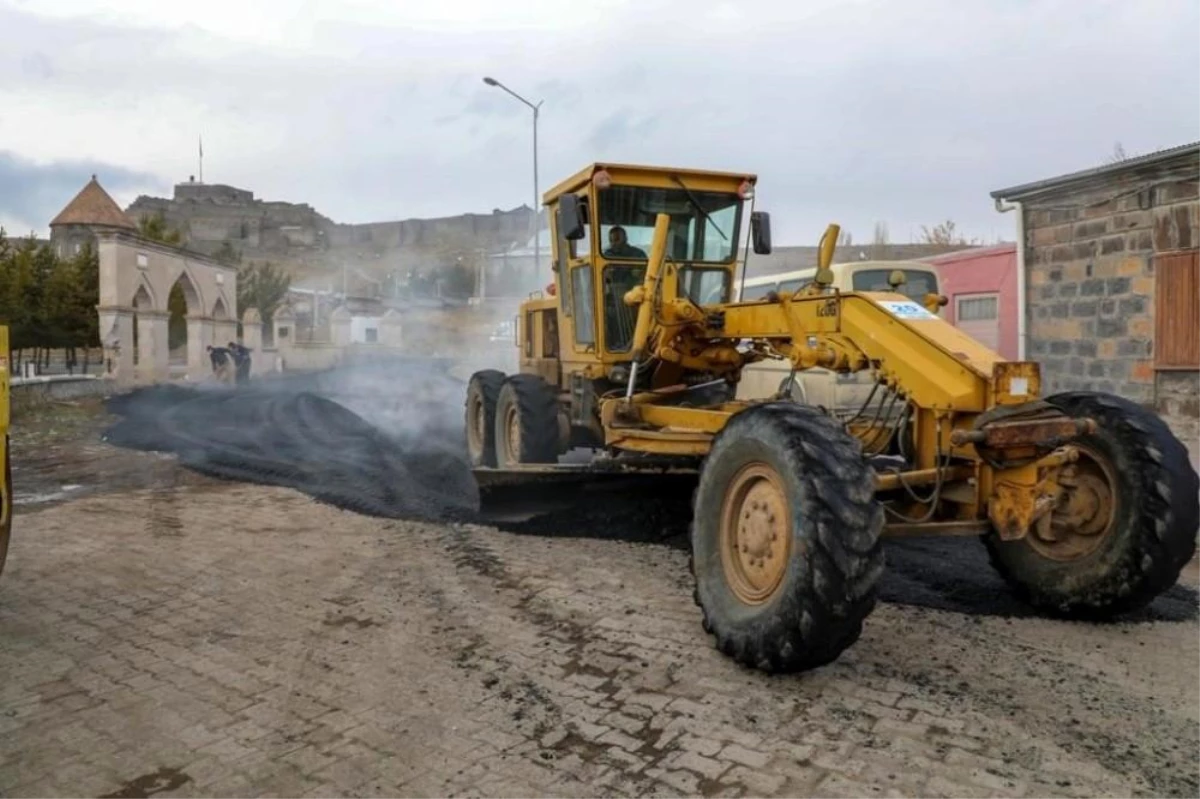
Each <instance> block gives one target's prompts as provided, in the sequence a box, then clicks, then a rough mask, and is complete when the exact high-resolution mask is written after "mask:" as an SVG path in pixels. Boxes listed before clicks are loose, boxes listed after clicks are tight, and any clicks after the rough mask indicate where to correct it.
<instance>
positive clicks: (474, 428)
mask: <svg viewBox="0 0 1200 799" xmlns="http://www.w3.org/2000/svg"><path fill="white" fill-rule="evenodd" d="M486 421H487V420H486V418H485V414H484V412H483V400H482V399H480V398H479V397H472V398H471V426H470V427H469V428H467V440H468V442H469V443H470V445H471V450H472V451H473V452H474V453H479V452H482V451H483V442H484V441H485V440H486V439H485V437H484V432H485V430H484V427H485V422H486Z"/></svg>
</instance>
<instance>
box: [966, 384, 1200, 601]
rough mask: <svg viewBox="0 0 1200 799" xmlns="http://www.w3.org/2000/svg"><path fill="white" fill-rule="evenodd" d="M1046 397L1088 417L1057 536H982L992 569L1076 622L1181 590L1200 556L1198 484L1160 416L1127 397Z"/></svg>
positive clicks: (1058, 514) (1054, 526)
mask: <svg viewBox="0 0 1200 799" xmlns="http://www.w3.org/2000/svg"><path fill="white" fill-rule="evenodd" d="M1047 401H1048V402H1050V403H1051V404H1053V405H1055V406H1057V407H1058V408H1059V409H1060V410H1062V411H1063V412H1064V413H1066V414H1068V415H1069V416H1076V417H1078V416H1090V417H1091V418H1093V419H1095V420H1096V422H1097V423H1098V429H1097V431H1096V432H1095V433H1094V434H1092V435H1089V436H1085V437H1083V438H1081V439H1079V440H1078V442H1077V443H1078V444H1079V449H1080V453H1081V455H1080V459H1079V462H1078V463H1077V464H1075V465H1074V466H1073V468H1072V469H1071V471H1070V472H1068V474H1067V475H1066V476H1065V477H1064V479H1065V481H1066V482H1067V483H1068V485H1067V486H1066V488H1067V493H1065V494H1064V495H1063V500H1062V501H1061V502H1060V504H1059V507H1058V509H1056V510H1055V511H1053V515H1052V516H1051V520H1050V522H1051V523H1050V526H1049V530H1045V529H1042V530H1039V529H1037V528H1035V529H1033V530H1030V531H1029V532H1028V533H1027V534H1026V536H1025V537H1024V538H1022V539H1018V540H1015V541H1001V540H1000V539H999V537H998V536H996V535H994V534H993V535H990V536H988V537H987V538H986V539H984V543H985V544H986V545H987V548H988V553H989V555H990V556H991V560H992V564H993V566H995V567H996V569H997V570H998V571H999V572H1000V574H1001V575H1002V576H1003V577H1004V578H1005V580H1007V581H1008V583H1009V584H1010V585H1011V586H1012V587H1013V589H1014V590H1015V591H1016V592H1017V594H1018V595H1020V596H1021V597H1022V598H1023V599H1024V600H1025V601H1027V602H1029V603H1030V604H1031V605H1034V606H1035V607H1039V608H1041V609H1043V610H1046V611H1048V612H1050V613H1053V614H1056V615H1061V616H1066V617H1075V618H1096V619H1100V618H1110V617H1113V616H1117V615H1120V614H1122V613H1127V612H1129V611H1131V610H1136V609H1138V608H1140V607H1143V606H1145V605H1146V604H1148V603H1149V602H1150V601H1151V600H1153V599H1154V597H1156V596H1158V595H1159V594H1160V593H1161V592H1163V591H1165V590H1166V589H1168V588H1170V587H1171V586H1172V585H1174V584H1175V582H1176V580H1177V579H1178V577H1179V572H1180V570H1181V569H1182V568H1183V566H1184V565H1185V564H1186V563H1187V562H1188V561H1189V560H1191V558H1192V556H1193V555H1194V554H1195V551H1196V537H1197V533H1198V532H1200V478H1198V477H1197V475H1196V472H1195V470H1194V469H1193V468H1192V465H1191V461H1190V459H1189V457H1188V451H1187V448H1186V447H1184V445H1183V444H1182V443H1181V442H1180V441H1179V439H1177V438H1176V437H1175V436H1174V435H1173V434H1172V433H1171V431H1170V429H1169V428H1168V427H1167V426H1166V424H1165V423H1164V422H1163V421H1162V420H1161V419H1159V418H1158V417H1157V416H1156V415H1155V414H1153V413H1151V412H1150V411H1147V410H1145V409H1144V408H1142V407H1141V406H1139V405H1136V404H1135V403H1132V402H1130V401H1128V400H1126V399H1122V398H1121V397H1116V396H1112V395H1109V394H1097V393H1091V392H1072V393H1067V394H1058V395H1056V396H1052V397H1048V398H1047Z"/></svg>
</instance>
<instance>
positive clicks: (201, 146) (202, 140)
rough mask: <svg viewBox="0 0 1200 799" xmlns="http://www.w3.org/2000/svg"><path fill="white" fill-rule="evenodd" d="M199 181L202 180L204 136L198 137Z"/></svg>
mask: <svg viewBox="0 0 1200 799" xmlns="http://www.w3.org/2000/svg"><path fill="white" fill-rule="evenodd" d="M200 182H201V183H203V182H204V137H203V136H201V137H200Z"/></svg>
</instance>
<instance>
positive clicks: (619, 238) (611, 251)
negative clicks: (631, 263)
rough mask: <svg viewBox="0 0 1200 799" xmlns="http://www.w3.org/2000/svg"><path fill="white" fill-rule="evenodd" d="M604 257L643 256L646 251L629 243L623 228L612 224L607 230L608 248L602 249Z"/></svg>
mask: <svg viewBox="0 0 1200 799" xmlns="http://www.w3.org/2000/svg"><path fill="white" fill-rule="evenodd" d="M604 257H605V258H645V257H646V253H645V252H644V251H643V250H642V249H641V248H640V247H634V246H633V245H632V244H630V243H629V235H628V234H627V233H626V232H625V228H623V227H621V226H620V225H614V226H613V227H612V228H610V229H609V231H608V249H607V250H605V251H604Z"/></svg>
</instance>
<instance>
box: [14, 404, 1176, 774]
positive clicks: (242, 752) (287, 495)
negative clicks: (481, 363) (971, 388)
mask: <svg viewBox="0 0 1200 799" xmlns="http://www.w3.org/2000/svg"><path fill="white" fill-rule="evenodd" d="M110 421H111V420H110V419H108V418H106V417H105V416H104V414H103V413H102V412H101V409H100V408H99V407H98V406H97V405H95V404H86V403H84V404H63V405H58V406H52V407H51V408H49V409H48V410H45V411H43V412H41V413H39V414H38V415H37V416H36V417H34V418H27V419H24V420H19V423H18V425H17V427H16V433H15V438H14V449H13V452H14V481H15V492H16V501H17V515H16V518H15V520H14V534H13V542H12V549H11V552H10V556H9V562H8V566H7V568H6V570H5V572H4V574H3V576H2V577H0V642H2V643H0V675H3V679H2V680H0V795H3V796H80V795H91V796H121V797H139V796H152V795H153V796H164V797H166V796H243V795H262V796H301V795H306V796H328V795H357V796H375V795H403V796H447V795H454V796H529V795H563V796H583V795H629V796H634V795H637V796H643V795H670V796H674V795H705V796H776V795H778V796H884V795H894V796H955V797H958V796H1130V795H1133V796H1196V795H1197V793H1198V792H1200V761H1198V753H1200V637H1198V633H1200V625H1198V622H1197V614H1196V596H1197V595H1196V591H1195V587H1196V585H1197V582H1198V580H1200V573H1198V570H1197V565H1196V563H1195V562H1193V563H1192V564H1190V565H1189V566H1188V568H1187V570H1186V571H1185V574H1184V577H1183V579H1182V580H1181V585H1180V586H1177V587H1176V588H1175V589H1173V590H1172V591H1171V592H1169V593H1168V595H1165V596H1164V597H1162V598H1160V599H1159V600H1158V601H1157V602H1156V603H1154V605H1153V606H1152V607H1151V608H1150V609H1148V611H1146V612H1145V613H1143V614H1141V615H1140V616H1138V617H1136V618H1134V619H1132V620H1128V621H1125V622H1123V623H1119V624H1105V625H1091V624H1075V623H1066V622H1060V621H1051V620H1047V619H1042V618H1038V617H1036V616H1034V615H1031V614H1030V613H1029V612H1028V611H1027V610H1025V609H1024V608H1023V607H1022V606H1020V605H1019V603H1016V602H1015V600H1013V599H1011V597H1009V596H1008V594H1007V591H1006V589H1005V588H1004V586H1003V584H1002V583H1001V582H999V581H998V580H997V579H996V578H995V576H994V575H992V574H991V573H990V571H989V570H988V568H987V565H986V561H985V559H984V558H983V557H982V553H981V549H982V548H981V547H980V546H979V544H978V543H977V542H974V541H969V540H960V541H939V542H924V543H920V544H914V543H910V544H906V545H893V546H889V547H888V550H887V556H888V562H889V572H888V575H887V577H886V578H885V581H884V585H883V586H882V589H881V594H882V598H883V601H882V602H881V604H880V606H879V608H878V609H877V610H876V611H875V613H874V614H872V615H871V616H870V617H869V618H868V620H867V623H866V626H865V630H864V633H863V636H862V638H861V639H860V640H859V641H858V642H857V643H856V644H855V645H854V646H853V647H852V648H851V649H849V650H848V651H847V652H846V653H844V654H843V656H842V657H841V658H840V659H839V660H838V661H837V662H835V663H834V664H831V665H830V666H828V667H825V668H823V669H820V670H818V671H815V672H811V673H808V674H805V675H801V676H797V677H786V678H780V677H768V676H765V675H762V674H759V673H757V672H752V671H747V670H744V669H741V668H739V667H737V666H736V665H735V664H733V663H731V662H730V661H729V659H728V658H725V657H724V656H722V655H721V654H720V653H718V652H716V651H715V650H714V649H713V647H712V644H711V640H710V638H709V637H708V636H707V635H705V633H704V632H703V630H702V629H701V626H700V615H699V611H698V610H697V609H696V608H695V606H694V605H693V603H692V599H691V585H690V577H689V574H688V570H687V552H686V542H685V541H684V540H683V539H682V537H681V536H680V535H679V530H678V528H677V527H676V526H673V525H671V524H669V523H667V522H665V521H663V520H653V519H652V520H646V519H637V522H638V523H637V524H633V523H632V522H631V521H629V520H626V522H623V523H621V524H616V525H609V527H608V528H605V527H604V525H593V526H591V527H589V526H588V525H577V524H575V523H574V522H572V521H571V520H570V519H569V518H565V517H564V520H563V524H564V527H563V529H561V530H553V529H545V528H544V527H543V528H541V529H538V530H537V531H536V532H537V533H538V534H537V535H533V534H517V533H514V532H507V531H502V530H499V529H496V528H495V527H489V526H486V525H479V524H435V523H422V522H408V521H399V520H389V519H380V518H374V517H369V516H362V515H358V514H355V513H351V512H347V511H341V510H338V509H336V508H333V507H330V506H328V505H325V504H321V503H318V502H316V501H314V500H313V499H311V498H309V497H308V496H305V495H304V494H301V493H298V492H296V491H293V490H291V489H288V488H280V487H265V486H255V485H246V484H240V483H234V482H221V481H217V480H213V479H210V478H207V477H203V476H200V475H198V474H196V473H194V472H192V471H190V470H187V469H184V468H181V467H180V466H178V465H177V463H176V460H175V458H174V456H166V455H157V454H154V453H148V452H136V451H131V450H125V449H118V448H116V447H113V446H110V445H109V444H107V443H104V442H103V441H101V440H100V434H101V432H102V431H103V430H104V429H106V427H107V425H108V423H109V422H110ZM575 521H578V520H575ZM660 522H661V523H660ZM612 527H615V528H616V529H611V528H612ZM647 527H653V528H654V529H653V530H652V531H650V532H648V531H647Z"/></svg>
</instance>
